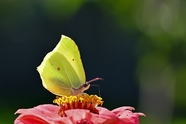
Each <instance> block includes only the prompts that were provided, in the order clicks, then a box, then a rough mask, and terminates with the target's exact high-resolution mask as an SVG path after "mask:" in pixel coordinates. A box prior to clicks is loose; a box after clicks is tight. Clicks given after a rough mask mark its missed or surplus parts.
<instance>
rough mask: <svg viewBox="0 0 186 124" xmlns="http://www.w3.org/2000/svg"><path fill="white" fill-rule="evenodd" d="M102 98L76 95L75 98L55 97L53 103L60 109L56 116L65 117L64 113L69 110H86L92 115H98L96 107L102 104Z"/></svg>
mask: <svg viewBox="0 0 186 124" xmlns="http://www.w3.org/2000/svg"><path fill="white" fill-rule="evenodd" d="M101 100H102V98H101V97H98V96H97V95H88V94H85V93H84V94H78V95H76V96H57V97H56V99H55V100H54V101H53V102H54V103H56V104H58V105H59V107H60V109H59V112H58V114H59V115H60V116H62V117H64V116H66V114H65V111H66V110H69V109H88V110H90V112H92V113H96V114H99V112H98V110H97V109H96V107H97V106H98V105H101V106H102V104H103V101H101Z"/></svg>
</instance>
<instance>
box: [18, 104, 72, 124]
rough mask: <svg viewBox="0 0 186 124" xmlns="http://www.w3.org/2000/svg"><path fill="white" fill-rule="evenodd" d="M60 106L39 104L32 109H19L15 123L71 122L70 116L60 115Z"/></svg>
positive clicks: (48, 123)
mask: <svg viewBox="0 0 186 124" xmlns="http://www.w3.org/2000/svg"><path fill="white" fill-rule="evenodd" d="M58 110H59V107H58V106H56V105H50V104H45V105H39V106H37V107H34V108H30V109H19V110H18V111H17V112H16V113H15V114H17V113H19V114H21V115H19V116H18V117H17V118H16V120H15V121H14V124H33V123H34V124H51V123H55V124H66V123H69V124H71V123H72V122H71V121H70V119H68V118H61V117H60V116H59V115H58Z"/></svg>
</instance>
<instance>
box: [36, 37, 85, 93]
mask: <svg viewBox="0 0 186 124" xmlns="http://www.w3.org/2000/svg"><path fill="white" fill-rule="evenodd" d="M37 70H38V72H39V74H40V76H41V79H42V83H43V86H44V87H45V88H46V89H47V90H49V91H50V92H52V93H53V94H56V95H60V96H63V95H67V96H68V95H72V93H73V88H75V89H78V88H79V87H80V86H81V85H82V84H84V83H85V72H84V68H83V65H82V61H81V57H80V53H79V50H78V47H77V45H76V44H75V42H74V41H73V40H72V39H70V38H69V37H67V36H64V35H62V38H61V40H60V42H59V43H58V44H57V46H56V47H55V48H54V50H53V51H52V52H50V53H48V54H47V55H46V56H45V58H44V60H43V62H42V63H41V65H40V66H38V68H37Z"/></svg>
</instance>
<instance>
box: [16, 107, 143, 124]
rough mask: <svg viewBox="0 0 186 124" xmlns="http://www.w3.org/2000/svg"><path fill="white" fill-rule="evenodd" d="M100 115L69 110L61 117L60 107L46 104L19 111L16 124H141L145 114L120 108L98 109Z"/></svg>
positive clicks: (127, 108)
mask: <svg viewBox="0 0 186 124" xmlns="http://www.w3.org/2000/svg"><path fill="white" fill-rule="evenodd" d="M96 109H97V110H98V112H99V114H95V113H92V112H90V110H87V109H69V110H66V111H65V114H66V116H65V117H61V116H60V115H59V113H58V112H59V110H60V107H59V106H57V105H51V104H44V105H39V106H36V107H34V108H30V109H19V110H18V111H17V112H16V113H15V114H20V115H19V116H18V117H17V118H16V120H15V121H14V124H139V116H145V115H144V114H143V113H133V112H132V110H134V108H133V107H120V108H117V109H114V110H112V111H110V110H108V109H106V108H104V107H97V108H96Z"/></svg>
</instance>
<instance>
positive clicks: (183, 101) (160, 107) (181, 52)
mask: <svg viewBox="0 0 186 124" xmlns="http://www.w3.org/2000/svg"><path fill="white" fill-rule="evenodd" d="M61 34H65V35H67V36H69V37H71V38H72V39H74V40H75V41H76V43H77V45H78V46H79V49H80V52H81V57H82V60H83V64H84V68H85V72H86V77H87V80H90V79H92V78H95V77H103V78H104V81H99V82H95V84H99V86H100V90H101V96H102V97H103V100H104V104H103V106H104V107H107V108H108V109H114V108H116V107H119V106H133V107H135V108H136V111H140V112H144V113H145V114H146V115H147V117H141V118H140V121H141V124H185V123H186V114H185V110H186V92H185V91H186V90H185V88H186V35H185V34H186V1H185V0H140V1H136V0H30V1H28V0H0V59H1V60H0V65H1V67H0V78H1V81H0V98H1V100H0V124H11V123H13V121H14V119H15V118H16V117H17V115H14V112H15V111H16V110H17V109H19V108H30V107H34V106H37V105H39V104H46V103H52V101H53V99H54V98H55V96H54V95H53V94H51V93H50V92H48V91H47V90H46V89H44V88H43V86H42V84H41V80H40V77H39V74H38V72H37V71H36V67H37V66H38V65H39V64H40V63H41V61H42V60H43V58H44V56H45V55H46V53H48V52H49V51H51V50H52V49H53V48H54V47H55V45H56V44H57V43H58V41H59V39H60V37H61ZM87 92H88V93H94V94H98V88H97V87H91V88H90V89H89V90H88V91H87Z"/></svg>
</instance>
